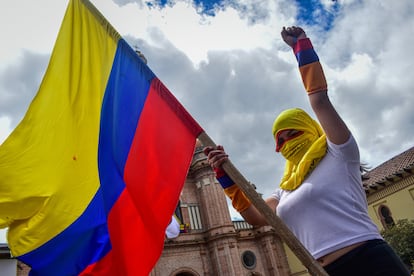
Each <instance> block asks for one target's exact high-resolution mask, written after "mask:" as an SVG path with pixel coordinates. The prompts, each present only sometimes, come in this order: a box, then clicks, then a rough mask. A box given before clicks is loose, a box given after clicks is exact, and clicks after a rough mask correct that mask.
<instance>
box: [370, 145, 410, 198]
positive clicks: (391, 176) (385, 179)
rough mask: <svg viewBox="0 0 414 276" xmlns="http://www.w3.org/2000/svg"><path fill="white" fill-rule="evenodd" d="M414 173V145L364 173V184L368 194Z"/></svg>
mask: <svg viewBox="0 0 414 276" xmlns="http://www.w3.org/2000/svg"><path fill="white" fill-rule="evenodd" d="M412 174H414V147H412V148H410V149H408V150H406V151H404V152H402V153H401V154H399V155H397V156H395V157H393V158H391V159H390V160H388V161H386V162H384V163H382V164H381V165H379V166H378V167H376V168H374V169H372V170H370V171H368V172H366V173H365V174H364V175H363V181H362V183H363V186H364V188H365V192H366V193H367V194H370V193H373V192H375V191H377V190H381V189H383V188H385V187H386V186H388V185H390V184H392V183H394V182H395V181H398V180H401V179H402V178H405V177H407V176H409V175H412Z"/></svg>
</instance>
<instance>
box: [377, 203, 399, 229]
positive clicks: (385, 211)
mask: <svg viewBox="0 0 414 276" xmlns="http://www.w3.org/2000/svg"><path fill="white" fill-rule="evenodd" d="M378 213H379V216H380V218H381V223H382V226H383V227H384V229H388V228H390V227H392V226H394V225H395V222H394V219H393V217H392V214H391V211H390V209H389V208H388V207H387V206H385V205H381V206H380V207H379V208H378Z"/></svg>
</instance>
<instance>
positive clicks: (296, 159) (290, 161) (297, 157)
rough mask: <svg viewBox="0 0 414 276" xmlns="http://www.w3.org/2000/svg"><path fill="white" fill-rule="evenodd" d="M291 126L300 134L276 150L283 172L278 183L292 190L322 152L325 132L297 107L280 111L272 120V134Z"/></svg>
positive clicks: (321, 156)
mask: <svg viewBox="0 0 414 276" xmlns="http://www.w3.org/2000/svg"><path fill="white" fill-rule="evenodd" d="M289 129H294V130H298V131H303V134H301V135H299V136H297V137H295V138H293V139H291V140H288V141H286V142H285V144H284V145H283V146H282V148H281V149H280V152H281V153H282V155H283V156H284V157H285V158H286V165H285V172H284V174H283V177H282V180H281V182H280V187H281V188H282V189H284V190H295V189H296V188H297V187H299V186H300V185H301V184H302V182H303V180H304V179H305V177H306V176H307V174H308V173H309V172H311V171H312V170H313V169H314V168H315V167H316V165H317V164H318V163H319V161H320V160H321V159H322V158H323V157H324V156H325V154H326V147H327V146H326V135H325V133H324V132H323V130H322V128H321V126H320V125H319V123H318V122H316V121H315V120H313V119H312V118H311V117H310V116H309V115H308V114H307V113H306V112H305V111H303V110H302V109H299V108H293V109H288V110H285V111H283V112H282V113H280V115H279V116H278V117H277V118H276V119H275V121H274V123H273V128H272V132H273V137H274V138H275V139H276V143H277V137H278V135H279V134H280V132H281V131H283V130H289Z"/></svg>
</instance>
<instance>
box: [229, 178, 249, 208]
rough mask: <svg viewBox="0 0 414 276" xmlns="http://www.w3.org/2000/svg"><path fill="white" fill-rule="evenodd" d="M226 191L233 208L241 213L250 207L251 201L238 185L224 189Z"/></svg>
mask: <svg viewBox="0 0 414 276" xmlns="http://www.w3.org/2000/svg"><path fill="white" fill-rule="evenodd" d="M224 193H225V194H226V195H227V196H228V197H229V198H230V200H231V204H232V205H233V208H234V209H236V211H237V212H239V213H241V212H243V211H245V210H246V209H247V208H249V207H250V205H251V202H250V200H249V199H248V198H247V197H246V195H245V194H244V193H243V191H242V190H241V189H240V188H239V186H237V185H233V186H231V187H229V188H227V189H224Z"/></svg>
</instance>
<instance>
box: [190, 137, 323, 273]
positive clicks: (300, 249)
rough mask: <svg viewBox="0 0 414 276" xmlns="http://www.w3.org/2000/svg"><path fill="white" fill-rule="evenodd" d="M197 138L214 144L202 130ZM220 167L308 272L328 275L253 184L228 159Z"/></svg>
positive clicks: (202, 141) (205, 143)
mask: <svg viewBox="0 0 414 276" xmlns="http://www.w3.org/2000/svg"><path fill="white" fill-rule="evenodd" d="M197 138H198V139H199V140H200V142H201V143H202V144H203V146H212V147H215V146H216V144H215V143H214V141H213V140H212V139H211V138H210V136H208V135H207V133H205V132H202V133H201V134H200V135H199V136H198V137H197ZM222 168H223V170H224V171H225V172H226V173H227V175H228V176H229V177H230V178H231V179H232V180H233V181H234V183H236V184H237V185H238V186H239V187H240V189H241V190H242V191H243V192H244V194H245V195H246V196H247V198H249V200H250V201H251V202H252V204H253V205H254V207H256V209H257V210H258V211H259V212H260V213H261V214H262V215H263V216H264V218H265V219H266V221H267V222H268V223H269V225H270V226H272V227H273V228H274V230H275V231H276V234H277V235H278V236H279V237H280V238H281V239H282V240H283V241H284V242H285V243H286V244H287V246H288V247H289V248H290V249H291V250H292V251H293V253H294V254H295V255H296V257H297V258H298V259H299V260H300V261H301V262H302V264H303V265H304V266H305V267H306V268H307V269H308V271H309V273H311V275H315V276H329V275H328V274H327V273H326V272H325V270H324V269H323V268H322V266H321V265H320V264H319V263H318V262H317V261H316V260H315V259H314V258H313V257H312V255H310V253H309V251H308V250H307V249H306V248H305V247H304V246H303V245H302V244H301V243H300V241H299V240H298V239H297V238H296V237H295V235H293V233H292V232H291V231H290V229H289V228H288V227H287V226H286V224H285V223H284V222H283V221H282V220H281V219H280V218H279V217H278V216H277V215H276V213H275V212H274V210H271V209H270V207H269V206H268V205H267V204H266V202H265V201H264V200H263V199H262V197H261V196H260V195H259V194H258V193H257V192H256V191H255V189H254V188H253V186H252V185H251V184H250V183H249V182H248V181H247V180H246V179H245V178H244V176H243V175H242V174H241V173H240V172H239V171H238V170H237V168H236V167H235V166H234V165H233V164H232V163H231V161H230V160H228V161H226V162H225V163H223V165H222Z"/></svg>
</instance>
